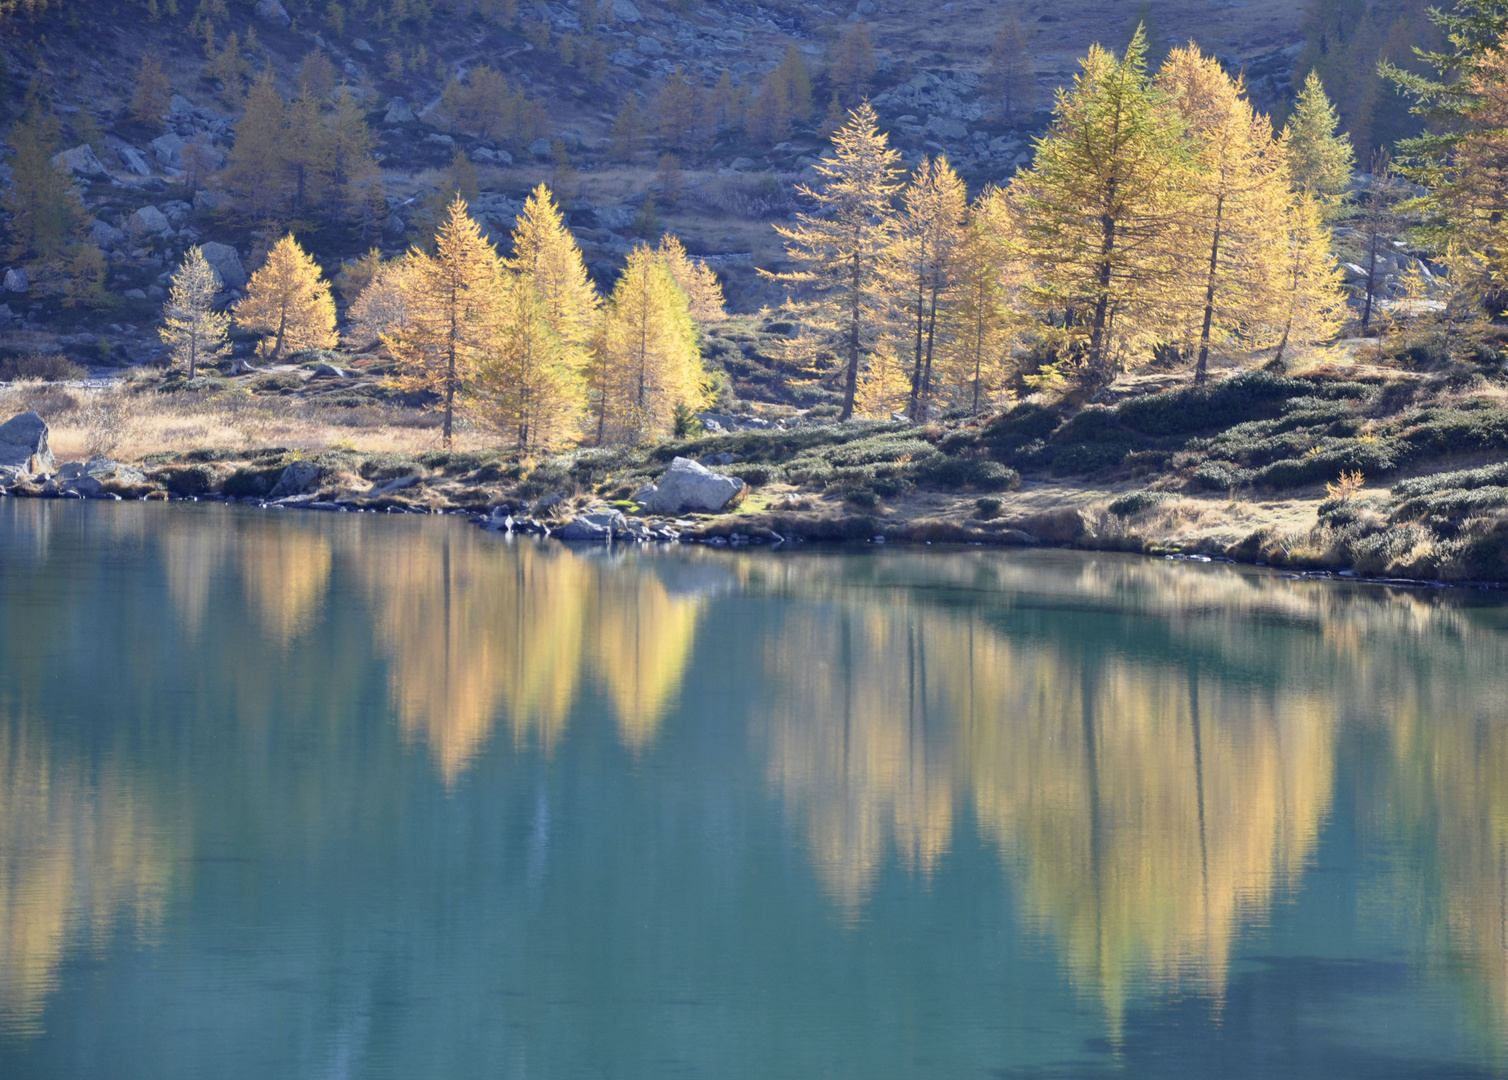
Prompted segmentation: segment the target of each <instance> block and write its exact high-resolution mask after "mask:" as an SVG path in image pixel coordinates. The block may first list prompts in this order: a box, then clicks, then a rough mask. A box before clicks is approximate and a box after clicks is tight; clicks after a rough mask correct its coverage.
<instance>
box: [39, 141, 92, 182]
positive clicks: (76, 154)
mask: <svg viewBox="0 0 1508 1080" xmlns="http://www.w3.org/2000/svg"><path fill="white" fill-rule="evenodd" d="M52 161H53V164H54V165H58V166H60V167H62V168H64V169H67V170H68V171H69V172H71V173H73V174H74V175H75V176H104V175H105V166H104V163H103V162H101V161H100V159H99V158H98V157H96V156H95V154H94V150H93V148H91V147H90V145H89V144H88V143H84V144H83V145H82V146H75V147H74V148H73V149H72V150H64V151H63V152H62V153H61V154H58V155H57V156H56V157H54V158H53V159H52Z"/></svg>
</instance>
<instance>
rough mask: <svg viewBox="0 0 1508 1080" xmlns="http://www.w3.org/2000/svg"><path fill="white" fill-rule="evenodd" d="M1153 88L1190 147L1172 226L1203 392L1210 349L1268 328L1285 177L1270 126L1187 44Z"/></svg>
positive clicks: (1253, 339) (1215, 64)
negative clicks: (1174, 116)
mask: <svg viewBox="0 0 1508 1080" xmlns="http://www.w3.org/2000/svg"><path fill="white" fill-rule="evenodd" d="M1157 81H1158V85H1159V87H1160V88H1161V89H1162V91H1163V92H1164V93H1165V94H1166V95H1167V96H1168V99H1169V101H1170V103H1171V105H1172V107H1174V108H1176V109H1177V110H1178V112H1179V114H1180V115H1181V116H1182V118H1183V123H1184V128H1185V131H1186V132H1187V135H1188V138H1189V140H1190V149H1191V162H1190V163H1191V165H1192V167H1191V168H1190V169H1189V170H1188V171H1187V173H1186V177H1187V182H1186V186H1185V188H1184V192H1183V200H1182V210H1181V213H1180V214H1179V217H1178V220H1177V222H1176V232H1177V233H1178V234H1179V240H1180V243H1179V246H1180V247H1182V248H1183V249H1184V251H1185V252H1186V253H1187V255H1188V258H1187V259H1186V260H1181V262H1182V264H1183V267H1184V273H1183V275H1182V277H1183V282H1182V284H1183V288H1182V289H1180V290H1179V291H1180V292H1181V293H1182V294H1183V296H1182V305H1181V306H1183V307H1184V308H1185V310H1186V311H1187V313H1188V314H1187V316H1185V318H1184V320H1183V322H1184V331H1183V333H1182V334H1181V335H1180V338H1181V340H1182V341H1186V342H1188V344H1189V346H1190V347H1191V348H1193V349H1195V350H1197V353H1196V357H1195V361H1194V381H1195V383H1203V382H1204V381H1205V379H1206V377H1207V374H1208V370H1209V367H1208V365H1209V355H1210V346H1211V344H1217V345H1218V344H1220V343H1222V342H1223V341H1225V340H1227V339H1230V338H1232V337H1237V336H1241V337H1244V338H1245V339H1246V340H1247V342H1248V343H1249V344H1256V343H1257V341H1258V338H1259V335H1260V333H1261V332H1262V331H1263V330H1265V329H1266V328H1267V327H1268V326H1269V325H1270V316H1271V306H1272V302H1273V296H1274V289H1275V287H1276V279H1277V277H1278V276H1279V273H1280V263H1281V256H1282V253H1283V251H1284V247H1285V245H1284V239H1285V235H1286V234H1285V227H1286V224H1287V222H1286V214H1285V211H1286V209H1287V204H1288V174H1287V170H1286V169H1285V162H1284V157H1283V151H1282V146H1281V144H1280V143H1279V142H1278V141H1277V139H1275V138H1274V137H1273V131H1272V124H1271V123H1270V122H1269V121H1268V119H1267V117H1265V116H1261V115H1259V114H1258V113H1257V112H1256V111H1255V110H1254V109H1253V108H1252V107H1251V104H1250V103H1249V102H1248V101H1247V100H1246V98H1245V94H1244V88H1243V86H1242V84H1241V83H1240V81H1239V80H1233V79H1231V77H1230V76H1229V75H1227V74H1226V73H1225V71H1224V69H1223V68H1221V66H1220V63H1219V61H1217V60H1215V59H1214V58H1213V57H1209V56H1204V55H1202V54H1201V53H1200V52H1199V50H1198V49H1197V48H1196V47H1194V46H1192V45H1190V46H1186V47H1184V48H1178V49H1174V50H1173V51H1172V52H1171V53H1169V54H1168V59H1167V62H1166V63H1164V65H1163V68H1162V71H1161V72H1160V73H1159V74H1158V79H1157ZM1189 316H1191V317H1192V318H1189ZM1190 323H1192V325H1190Z"/></svg>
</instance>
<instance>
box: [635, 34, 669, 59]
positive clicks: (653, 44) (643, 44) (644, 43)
mask: <svg viewBox="0 0 1508 1080" xmlns="http://www.w3.org/2000/svg"><path fill="white" fill-rule="evenodd" d="M638 46H639V51H640V52H641V53H643V54H644V55H645V56H664V55H665V46H663V45H661V44H660V43H659V41H658V40H657V39H655V38H652V37H649V36H648V35H640V37H639V41H638Z"/></svg>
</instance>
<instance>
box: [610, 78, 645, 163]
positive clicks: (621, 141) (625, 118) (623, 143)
mask: <svg viewBox="0 0 1508 1080" xmlns="http://www.w3.org/2000/svg"><path fill="white" fill-rule="evenodd" d="M644 128H645V124H644V115H643V113H641V112H640V111H639V105H638V102H636V101H635V100H634V96H633V95H632V94H627V95H625V96H624V98H623V104H622V105H620V106H619V107H618V115H617V116H616V117H614V119H613V129H612V132H611V133H610V134H609V136H608V138H609V146H608V154H609V156H610V157H611V158H612V159H613V160H614V161H632V160H633V158H634V155H635V154H636V153H638V152H639V144H640V142H641V141H642V140H643V138H644Z"/></svg>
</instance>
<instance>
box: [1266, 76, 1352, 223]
mask: <svg viewBox="0 0 1508 1080" xmlns="http://www.w3.org/2000/svg"><path fill="white" fill-rule="evenodd" d="M1339 127H1340V117H1339V116H1338V115H1336V112H1335V106H1333V105H1332V104H1331V103H1330V98H1329V96H1328V95H1327V94H1326V93H1325V86H1324V83H1322V82H1320V77H1319V73H1318V72H1315V71H1311V72H1309V77H1308V78H1307V79H1305V80H1304V89H1303V91H1302V92H1301V93H1300V94H1299V99H1298V102H1297V103H1296V104H1295V106H1294V109H1293V115H1292V116H1290V117H1289V118H1288V124H1287V126H1286V127H1284V129H1283V152H1284V155H1285V156H1286V157H1287V159H1288V172H1289V176H1290V178H1291V179H1292V182H1293V189H1294V191H1296V192H1301V193H1302V194H1305V195H1308V196H1310V197H1311V198H1313V199H1314V200H1315V202H1316V203H1317V204H1318V206H1319V207H1320V210H1321V211H1322V212H1324V213H1325V214H1326V216H1327V217H1329V218H1335V217H1338V216H1339V215H1340V214H1341V212H1342V209H1343V205H1344V203H1345V199H1346V195H1347V193H1348V192H1349V191H1350V190H1351V173H1352V172H1353V171H1354V170H1355V168H1356V152H1355V151H1354V150H1353V149H1352V148H1351V140H1350V139H1349V138H1348V137H1347V136H1346V134H1345V133H1344V132H1340V133H1339V134H1337V130H1338V129H1339Z"/></svg>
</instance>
